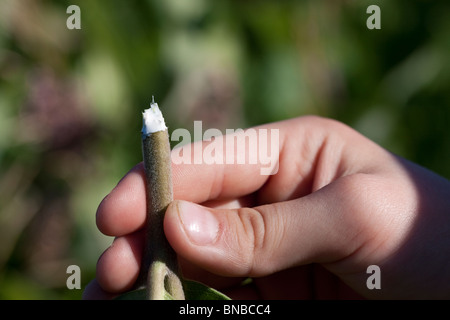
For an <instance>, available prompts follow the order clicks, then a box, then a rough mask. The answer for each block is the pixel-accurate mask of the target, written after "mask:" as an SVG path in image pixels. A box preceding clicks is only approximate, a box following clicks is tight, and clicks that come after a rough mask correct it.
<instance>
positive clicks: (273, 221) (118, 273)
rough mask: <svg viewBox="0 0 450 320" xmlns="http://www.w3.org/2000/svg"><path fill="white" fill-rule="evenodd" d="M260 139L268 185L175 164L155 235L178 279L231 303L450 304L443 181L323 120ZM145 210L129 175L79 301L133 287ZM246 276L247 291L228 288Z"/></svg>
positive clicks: (254, 175) (230, 170) (140, 179)
mask: <svg viewBox="0 0 450 320" xmlns="http://www.w3.org/2000/svg"><path fill="white" fill-rule="evenodd" d="M264 128H276V129H279V130H280V131H279V133H280V155H279V170H278V172H277V173H276V174H275V175H272V176H267V175H261V173H260V168H259V166H258V165H242V164H234V165H230V164H224V165H216V164H214V165H210V164H201V165H195V164H180V165H173V183H174V197H175V199H177V200H176V201H174V202H173V203H172V204H171V206H169V208H168V210H167V212H166V217H165V222H164V230H165V234H166V237H167V239H168V240H169V242H170V244H171V245H172V247H173V248H174V249H175V251H176V252H177V253H178V255H179V257H180V261H181V266H182V270H183V273H184V275H185V277H187V278H194V279H196V280H199V281H203V282H205V283H207V284H209V285H211V286H213V287H215V288H216V289H219V290H221V291H223V292H224V293H226V294H229V295H230V296H231V297H232V298H258V297H259V298H264V299H277V298H286V299H297V298H355V297H357V296H358V295H361V296H363V297H367V298H372V297H375V298H386V299H389V298H450V287H449V285H448V284H449V283H450V269H449V268H448V265H449V262H450V182H449V181H447V180H446V179H444V178H441V177H439V176H437V175H435V174H433V173H431V172H429V171H427V170H426V169H424V168H421V167H419V166H417V165H415V164H413V163H410V162H408V161H406V160H404V159H401V158H399V157H396V156H395V155H392V154H391V153H389V152H387V151H386V150H384V149H382V148H381V147H379V146H378V145H376V144H374V143H373V142H371V141H370V140H368V139H366V138H365V137H363V136H361V135H360V134H358V133H357V132H355V131H353V130H352V129H350V128H348V127H346V126H344V125H343V124H340V123H338V122H335V121H332V120H327V119H322V118H317V117H302V118H296V119H292V120H288V121H284V122H278V123H272V124H269V125H266V126H264ZM205 145H206V144H205ZM194 203H201V204H203V206H200V205H197V204H194ZM145 208H146V203H145V190H144V176H143V168H142V165H137V166H136V167H135V168H133V169H132V170H131V171H130V172H129V173H128V174H127V175H126V176H125V177H124V178H123V179H122V180H121V181H120V182H119V184H118V185H117V186H116V187H115V188H114V190H113V191H112V192H111V193H110V194H109V195H108V196H107V197H106V198H105V199H104V200H103V202H102V203H101V204H100V206H99V209H98V212H97V225H98V228H99V229H100V231H102V232H103V233H105V234H107V235H111V236H115V237H116V239H115V240H114V243H113V244H112V246H111V247H110V248H108V249H107V250H106V251H105V252H104V254H103V255H102V256H101V257H100V259H99V262H98V265H97V279H96V280H94V281H93V282H91V283H90V285H89V286H88V287H87V288H86V291H85V294H84V297H85V298H106V297H111V296H114V295H117V294H120V293H121V292H124V291H127V290H129V289H130V288H131V287H132V286H133V283H134V281H135V280H136V277H137V275H138V271H139V266H140V260H141V252H142V248H143V233H142V231H141V229H142V228H143V226H144V221H145V212H146V210H145ZM370 265H377V266H379V267H380V270H381V289H379V290H378V289H373V290H369V289H368V288H367V285H366V281H367V278H368V277H369V276H370V274H367V273H366V271H367V267H368V266H370ZM246 277H254V280H253V283H252V284H251V285H249V286H244V287H241V288H240V287H239V286H237V285H238V284H239V282H240V281H241V280H242V279H244V278H246Z"/></svg>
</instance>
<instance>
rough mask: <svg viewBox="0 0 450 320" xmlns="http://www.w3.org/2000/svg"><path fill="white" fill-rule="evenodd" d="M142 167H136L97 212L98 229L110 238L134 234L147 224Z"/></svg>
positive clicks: (108, 196) (103, 201)
mask: <svg viewBox="0 0 450 320" xmlns="http://www.w3.org/2000/svg"><path fill="white" fill-rule="evenodd" d="M144 179H145V178H144V176H143V169H142V165H141V164H139V165H136V166H135V167H134V168H133V169H131V170H130V171H129V172H128V173H127V174H126V175H125V176H124V177H123V178H122V180H121V181H120V182H119V183H118V184H117V186H116V187H115V188H114V189H113V190H112V191H111V192H110V193H109V194H108V195H107V196H106V197H105V198H104V199H103V200H102V202H101V203H100V205H99V207H98V209H97V212H96V224H97V228H98V229H99V230H100V231H101V232H102V233H104V234H106V235H109V236H121V235H125V234H129V233H132V232H134V231H136V230H138V229H139V228H141V227H142V226H143V225H144V223H145V217H146V213H145V211H146V203H145V199H146V198H145V183H144Z"/></svg>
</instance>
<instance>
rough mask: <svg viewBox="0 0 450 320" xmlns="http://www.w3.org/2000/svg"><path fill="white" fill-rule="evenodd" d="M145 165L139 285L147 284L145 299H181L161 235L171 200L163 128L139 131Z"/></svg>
mask: <svg viewBox="0 0 450 320" xmlns="http://www.w3.org/2000/svg"><path fill="white" fill-rule="evenodd" d="M142 151H143V160H144V167H145V179H146V195H147V222H146V235H145V237H146V244H145V248H144V253H143V258H142V265H141V274H140V276H139V278H138V282H137V283H138V284H139V285H140V286H144V285H145V286H146V287H147V298H148V299H151V300H153V299H164V295H165V291H167V292H168V293H169V294H170V295H171V296H172V297H173V298H174V299H184V292H183V286H182V281H181V274H180V272H179V268H178V260H177V255H176V253H175V251H174V250H173V249H172V247H171V246H170V244H169V242H168V241H167V239H166V237H165V235H164V226H163V222H164V215H165V212H166V209H167V207H168V206H169V204H170V203H171V202H172V200H173V190H172V171H171V158H170V143H169V135H168V132H167V129H166V130H163V131H157V132H153V133H150V134H147V135H145V134H143V135H142Z"/></svg>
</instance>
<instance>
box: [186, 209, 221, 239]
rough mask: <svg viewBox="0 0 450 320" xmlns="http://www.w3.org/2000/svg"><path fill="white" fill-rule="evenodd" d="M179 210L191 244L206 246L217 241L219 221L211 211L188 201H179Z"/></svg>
mask: <svg viewBox="0 0 450 320" xmlns="http://www.w3.org/2000/svg"><path fill="white" fill-rule="evenodd" d="M177 210H178V215H179V217H180V220H181V223H182V224H183V227H184V230H185V232H186V234H187V235H188V237H189V239H190V240H191V242H193V243H194V244H197V245H201V246H204V245H208V244H211V243H213V242H214V240H216V237H217V233H218V231H219V221H217V219H216V217H215V216H214V215H213V214H212V213H211V212H210V211H209V210H207V209H205V208H204V207H202V206H200V205H196V204H194V203H191V202H187V201H178V203H177Z"/></svg>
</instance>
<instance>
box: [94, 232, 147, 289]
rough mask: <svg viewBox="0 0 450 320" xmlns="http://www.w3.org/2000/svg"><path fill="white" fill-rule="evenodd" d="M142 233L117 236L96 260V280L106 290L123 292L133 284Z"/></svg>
mask: <svg viewBox="0 0 450 320" xmlns="http://www.w3.org/2000/svg"><path fill="white" fill-rule="evenodd" d="M142 243H143V234H142V233H141V232H137V233H134V234H131V235H127V236H123V237H118V238H116V239H115V240H114V242H113V243H112V245H111V246H110V247H109V248H108V249H107V250H106V251H105V252H104V253H103V254H102V255H101V257H100V258H99V260H98V262H97V281H98V283H99V285H100V287H101V288H102V289H103V290H104V291H107V292H111V293H120V292H125V291H127V290H129V289H131V287H132V286H133V285H134V283H135V281H136V279H137V277H138V274H139V269H140V265H141V259H142V249H143V248H142Z"/></svg>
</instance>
